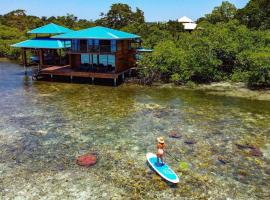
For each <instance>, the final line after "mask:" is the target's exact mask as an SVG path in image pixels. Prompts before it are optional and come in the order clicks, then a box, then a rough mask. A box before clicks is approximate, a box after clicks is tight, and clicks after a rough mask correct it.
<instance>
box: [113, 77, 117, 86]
mask: <svg viewBox="0 0 270 200" xmlns="http://www.w3.org/2000/svg"><path fill="white" fill-rule="evenodd" d="M116 85H117V78H114V79H113V86H114V87H116Z"/></svg>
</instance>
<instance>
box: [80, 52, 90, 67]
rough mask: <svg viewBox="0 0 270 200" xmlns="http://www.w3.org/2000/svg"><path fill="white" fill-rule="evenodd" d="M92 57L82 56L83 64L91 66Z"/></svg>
mask: <svg viewBox="0 0 270 200" xmlns="http://www.w3.org/2000/svg"><path fill="white" fill-rule="evenodd" d="M91 57H92V56H90V55H89V54H81V64H83V65H86V64H89V65H90V64H91V63H92V62H91V61H92V59H91Z"/></svg>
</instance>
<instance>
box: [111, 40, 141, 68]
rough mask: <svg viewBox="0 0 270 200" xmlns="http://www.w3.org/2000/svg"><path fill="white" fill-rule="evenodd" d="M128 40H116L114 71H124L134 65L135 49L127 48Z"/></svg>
mask: <svg viewBox="0 0 270 200" xmlns="http://www.w3.org/2000/svg"><path fill="white" fill-rule="evenodd" d="M129 43H130V41H129V40H121V41H117V52H116V61H115V63H116V72H121V71H125V70H127V69H130V68H132V67H134V66H135V64H136V59H135V54H136V51H135V50H129Z"/></svg>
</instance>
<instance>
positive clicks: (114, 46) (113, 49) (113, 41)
mask: <svg viewBox="0 0 270 200" xmlns="http://www.w3.org/2000/svg"><path fill="white" fill-rule="evenodd" d="M116 50H117V49H116V40H111V52H116Z"/></svg>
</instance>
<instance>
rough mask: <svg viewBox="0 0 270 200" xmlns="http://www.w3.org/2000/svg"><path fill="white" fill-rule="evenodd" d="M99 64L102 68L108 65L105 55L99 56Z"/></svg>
mask: <svg viewBox="0 0 270 200" xmlns="http://www.w3.org/2000/svg"><path fill="white" fill-rule="evenodd" d="M99 64H103V65H104V66H107V65H108V56H107V55H99Z"/></svg>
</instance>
